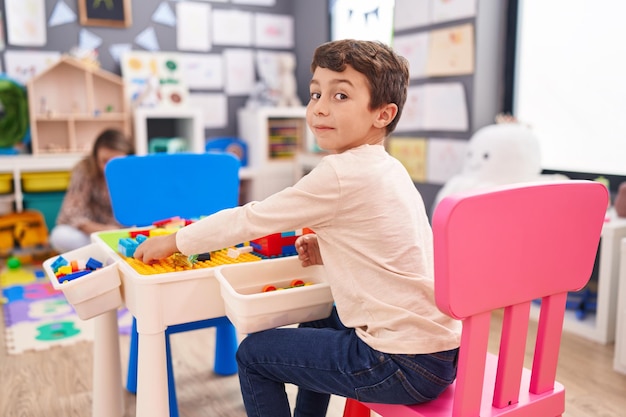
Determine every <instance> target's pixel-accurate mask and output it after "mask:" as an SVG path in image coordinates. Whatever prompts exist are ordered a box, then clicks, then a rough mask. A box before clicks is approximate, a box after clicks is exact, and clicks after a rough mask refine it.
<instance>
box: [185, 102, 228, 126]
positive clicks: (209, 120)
mask: <svg viewBox="0 0 626 417" xmlns="http://www.w3.org/2000/svg"><path fill="white" fill-rule="evenodd" d="M189 105H190V106H191V107H193V108H199V109H201V110H202V120H203V122H204V127H205V128H206V129H222V128H225V127H227V126H228V98H227V97H226V94H222V93H190V94H189Z"/></svg>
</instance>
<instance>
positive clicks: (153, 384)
mask: <svg viewBox="0 0 626 417" xmlns="http://www.w3.org/2000/svg"><path fill="white" fill-rule="evenodd" d="M138 324H139V323H138ZM138 328H139V329H140V326H138ZM138 342H139V345H138V356H137V417H169V414H170V411H169V400H168V394H167V361H166V355H165V331H163V332H161V333H148V334H146V333H141V332H140V333H139V340H138Z"/></svg>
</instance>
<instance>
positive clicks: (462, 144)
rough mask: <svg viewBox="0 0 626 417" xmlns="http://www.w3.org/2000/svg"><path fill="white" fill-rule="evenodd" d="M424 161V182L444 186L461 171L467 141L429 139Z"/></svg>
mask: <svg viewBox="0 0 626 417" xmlns="http://www.w3.org/2000/svg"><path fill="white" fill-rule="evenodd" d="M427 149H428V153H427V159H426V180H427V181H428V182H429V183H433V184H445V183H446V182H447V181H448V180H449V179H450V178H452V177H453V176H455V175H457V174H458V173H460V172H461V170H462V169H463V164H464V162H465V159H466V158H465V155H466V154H467V140H464V139H462V140H459V139H445V138H430V139H428V147H427Z"/></svg>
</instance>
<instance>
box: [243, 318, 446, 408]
mask: <svg viewBox="0 0 626 417" xmlns="http://www.w3.org/2000/svg"><path fill="white" fill-rule="evenodd" d="M457 353H458V349H454V350H450V351H446V352H439V353H433V354H423V355H392V354H387V353H382V352H378V351H377V350H374V349H372V348H370V347H369V346H368V345H367V344H365V343H364V342H363V341H361V339H359V338H358V336H357V335H356V333H355V331H354V329H351V328H347V327H345V326H344V325H343V324H342V323H341V321H340V320H339V317H338V316H337V313H336V310H335V309H333V312H332V314H331V315H330V317H328V318H327V319H323V320H318V321H314V322H309V323H303V324H301V325H300V327H298V328H279V329H272V330H266V331H262V332H258V333H252V334H250V335H248V336H247V337H246V338H244V339H243V341H242V342H241V344H240V346H239V350H238V351H237V363H238V365H239V382H240V385H241V393H242V396H243V402H244V406H245V408H246V412H247V414H248V417H291V411H290V407H289V401H288V399H287V394H286V392H285V384H286V383H290V384H293V385H296V386H298V387H299V389H298V396H297V400H296V406H295V413H294V416H295V417H324V416H325V415H326V410H327V408H328V403H329V401H330V394H335V395H339V396H342V397H349V398H355V399H357V400H360V401H369V402H380V403H387V404H416V403H421V402H425V401H429V400H432V399H434V398H437V396H438V395H439V394H440V393H441V392H442V391H443V390H444V389H445V388H446V387H447V386H448V385H450V384H451V383H452V381H453V380H454V378H455V377H456V360H457Z"/></svg>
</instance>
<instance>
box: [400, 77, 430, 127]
mask: <svg viewBox="0 0 626 417" xmlns="http://www.w3.org/2000/svg"><path fill="white" fill-rule="evenodd" d="M424 93H425V89H424V86H423V85H418V86H413V87H409V88H408V89H407V95H406V102H405V103H404V108H403V109H402V115H401V116H400V120H399V121H398V125H397V126H396V132H410V131H415V130H424V109H425V107H426V102H425V100H426V98H425V97H424Z"/></svg>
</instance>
